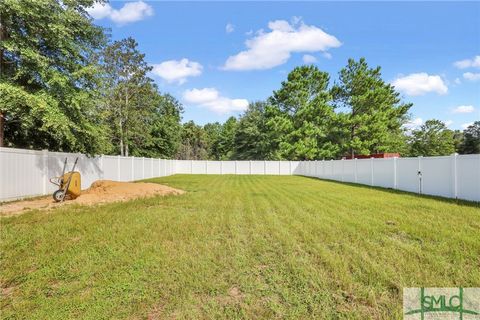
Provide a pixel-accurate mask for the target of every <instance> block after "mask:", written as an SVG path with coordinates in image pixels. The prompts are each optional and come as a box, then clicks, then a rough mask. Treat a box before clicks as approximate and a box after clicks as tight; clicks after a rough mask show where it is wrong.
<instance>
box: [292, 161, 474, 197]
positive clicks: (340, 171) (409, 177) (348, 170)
mask: <svg viewBox="0 0 480 320" xmlns="http://www.w3.org/2000/svg"><path fill="white" fill-rule="evenodd" d="M297 171H298V173H299V174H301V175H304V176H309V177H317V178H320V179H330V180H336V181H342V182H353V183H359V184H365V185H370V186H378V187H383V188H391V189H398V190H403V191H410V192H416V193H422V194H428V195H435V196H442V197H447V198H459V199H465V200H471V201H480V154H472V155H451V156H444V157H418V158H389V159H373V158H372V159H354V160H330V161H302V162H300V165H299V168H298V170H297Z"/></svg>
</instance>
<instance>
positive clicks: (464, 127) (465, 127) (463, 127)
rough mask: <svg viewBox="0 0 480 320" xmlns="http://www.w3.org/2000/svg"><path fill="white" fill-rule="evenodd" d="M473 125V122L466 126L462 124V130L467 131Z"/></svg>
mask: <svg viewBox="0 0 480 320" xmlns="http://www.w3.org/2000/svg"><path fill="white" fill-rule="evenodd" d="M472 125H473V122H468V123H464V124H462V129H463V130H465V129H467V128H468V127H470V126H472Z"/></svg>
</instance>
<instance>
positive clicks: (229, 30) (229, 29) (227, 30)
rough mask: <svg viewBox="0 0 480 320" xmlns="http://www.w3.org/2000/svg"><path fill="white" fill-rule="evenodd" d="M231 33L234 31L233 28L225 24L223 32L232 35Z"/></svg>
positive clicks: (231, 25) (229, 24)
mask: <svg viewBox="0 0 480 320" xmlns="http://www.w3.org/2000/svg"><path fill="white" fill-rule="evenodd" d="M233 31H235V26H234V25H233V24H231V23H227V25H226V26H225V32H226V33H232V32H233Z"/></svg>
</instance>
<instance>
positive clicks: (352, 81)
mask: <svg viewBox="0 0 480 320" xmlns="http://www.w3.org/2000/svg"><path fill="white" fill-rule="evenodd" d="M332 94H333V97H334V100H335V104H336V105H337V106H338V107H339V108H343V109H346V110H347V112H345V113H344V114H343V120H344V123H343V127H344V128H345V129H346V130H345V132H344V134H345V145H344V148H345V150H344V152H345V153H349V154H350V155H352V156H355V154H371V153H377V152H397V151H399V148H401V146H402V145H403V142H404V132H403V129H402V125H403V124H404V123H405V122H406V120H407V118H408V115H407V112H408V110H409V109H410V107H411V106H412V104H409V103H402V101H401V99H400V97H399V93H398V92H396V91H395V88H394V87H393V86H392V85H390V84H388V83H386V82H385V81H383V79H382V77H381V68H380V67H376V68H370V67H369V66H368V64H367V62H366V60H365V59H364V58H361V59H360V60H359V61H355V60H353V59H349V60H348V64H347V66H346V67H345V68H343V69H342V70H341V71H340V74H339V83H338V84H336V85H335V86H334V87H333V88H332Z"/></svg>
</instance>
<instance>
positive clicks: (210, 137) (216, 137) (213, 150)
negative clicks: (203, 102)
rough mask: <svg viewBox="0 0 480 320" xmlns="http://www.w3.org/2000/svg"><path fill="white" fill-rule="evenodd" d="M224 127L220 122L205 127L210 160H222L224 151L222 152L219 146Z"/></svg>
mask: <svg viewBox="0 0 480 320" xmlns="http://www.w3.org/2000/svg"><path fill="white" fill-rule="evenodd" d="M222 127H223V125H222V124H221V123H220V122H213V123H207V124H206V125H204V126H203V130H204V131H205V136H206V143H207V152H208V158H209V159H212V160H219V159H221V158H222V151H221V150H220V145H219V142H220V139H221V135H222Z"/></svg>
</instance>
